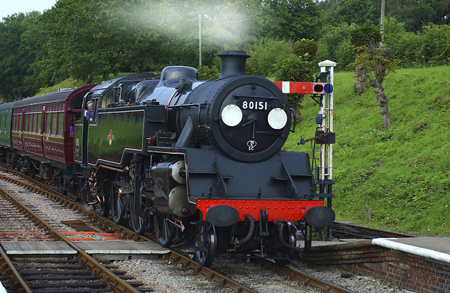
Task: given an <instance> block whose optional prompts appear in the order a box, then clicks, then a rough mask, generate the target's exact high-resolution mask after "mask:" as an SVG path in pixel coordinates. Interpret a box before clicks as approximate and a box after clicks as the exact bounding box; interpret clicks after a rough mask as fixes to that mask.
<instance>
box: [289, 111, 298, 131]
mask: <svg viewBox="0 0 450 293" xmlns="http://www.w3.org/2000/svg"><path fill="white" fill-rule="evenodd" d="M290 109H291V112H292V114H293V115H292V116H293V117H294V128H292V129H289V131H290V132H292V133H295V124H297V118H296V117H295V110H294V109H292V108H290Z"/></svg>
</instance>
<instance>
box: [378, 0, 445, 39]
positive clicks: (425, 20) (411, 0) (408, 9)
mask: <svg viewBox="0 0 450 293" xmlns="http://www.w3.org/2000/svg"><path fill="white" fill-rule="evenodd" d="M430 2H431V1H430ZM443 2H447V0H444V1H443ZM386 17H388V18H389V17H393V18H396V19H397V20H398V21H399V22H403V23H405V29H406V31H408V32H417V31H419V30H420V29H421V27H422V26H423V25H427V24H429V23H434V22H439V17H438V15H437V14H436V11H435V10H433V7H432V6H431V4H430V3H429V2H428V3H427V1H416V0H390V1H386Z"/></svg>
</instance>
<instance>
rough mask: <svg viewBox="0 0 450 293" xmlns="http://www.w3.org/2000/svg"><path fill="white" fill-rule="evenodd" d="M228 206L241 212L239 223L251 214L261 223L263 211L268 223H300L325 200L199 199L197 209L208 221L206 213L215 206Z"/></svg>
mask: <svg viewBox="0 0 450 293" xmlns="http://www.w3.org/2000/svg"><path fill="white" fill-rule="evenodd" d="M218 205H227V206H231V207H233V208H235V209H236V210H237V211H238V212H239V221H244V220H245V215H247V214H250V215H251V216H252V217H253V219H254V220H255V221H259V213H260V211H261V210H264V209H267V212H268V214H269V217H268V221H269V222H276V221H278V220H279V219H283V220H285V221H287V222H290V221H300V220H303V219H304V217H305V212H306V211H307V210H309V209H310V208H312V207H318V206H323V205H324V201H323V200H249V199H245V200H242V199H197V209H199V210H200V211H202V213H203V220H204V221H206V211H207V210H208V209H210V208H212V207H214V206H218Z"/></svg>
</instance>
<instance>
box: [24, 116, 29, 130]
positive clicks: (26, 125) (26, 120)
mask: <svg viewBox="0 0 450 293" xmlns="http://www.w3.org/2000/svg"><path fill="white" fill-rule="evenodd" d="M29 120H30V115H29V114H26V115H25V127H24V131H25V132H28V123H29V122H30V121H29Z"/></svg>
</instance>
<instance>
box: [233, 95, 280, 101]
mask: <svg viewBox="0 0 450 293" xmlns="http://www.w3.org/2000/svg"><path fill="white" fill-rule="evenodd" d="M233 98H235V99H240V98H257V99H266V100H276V99H278V98H277V97H265V96H247V95H233Z"/></svg>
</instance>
